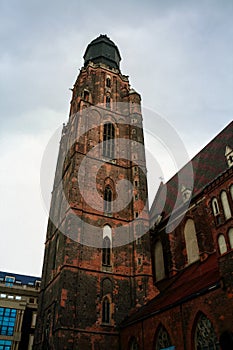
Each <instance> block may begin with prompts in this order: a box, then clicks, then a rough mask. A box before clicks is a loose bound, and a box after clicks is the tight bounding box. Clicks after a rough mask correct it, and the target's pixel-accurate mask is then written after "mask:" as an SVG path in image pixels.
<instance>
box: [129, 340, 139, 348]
mask: <svg viewBox="0 0 233 350" xmlns="http://www.w3.org/2000/svg"><path fill="white" fill-rule="evenodd" d="M129 350H139V346H138V342H137V339H136V338H135V337H132V338H131V339H130V341H129Z"/></svg>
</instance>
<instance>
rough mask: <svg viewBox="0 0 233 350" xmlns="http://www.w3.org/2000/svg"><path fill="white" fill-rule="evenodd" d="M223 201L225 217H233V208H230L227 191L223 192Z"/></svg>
mask: <svg viewBox="0 0 233 350" xmlns="http://www.w3.org/2000/svg"><path fill="white" fill-rule="evenodd" d="M221 202H222V207H223V212H224V216H225V219H226V220H227V219H229V218H230V217H231V209H230V206H229V203H228V198H227V194H226V192H225V191H223V192H222V193H221Z"/></svg>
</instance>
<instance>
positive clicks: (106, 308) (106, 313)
mask: <svg viewBox="0 0 233 350" xmlns="http://www.w3.org/2000/svg"><path fill="white" fill-rule="evenodd" d="M102 322H103V323H110V301H109V299H108V297H107V296H106V297H104V299H103V302H102Z"/></svg>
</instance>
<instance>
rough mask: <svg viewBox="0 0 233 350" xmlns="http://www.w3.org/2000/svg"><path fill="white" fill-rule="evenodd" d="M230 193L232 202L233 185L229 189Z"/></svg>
mask: <svg viewBox="0 0 233 350" xmlns="http://www.w3.org/2000/svg"><path fill="white" fill-rule="evenodd" d="M230 192H231V199H232V200H233V185H231V187H230Z"/></svg>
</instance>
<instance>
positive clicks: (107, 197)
mask: <svg viewBox="0 0 233 350" xmlns="http://www.w3.org/2000/svg"><path fill="white" fill-rule="evenodd" d="M104 212H105V213H107V214H111V213H112V190H111V187H110V186H106V187H105V190H104Z"/></svg>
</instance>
